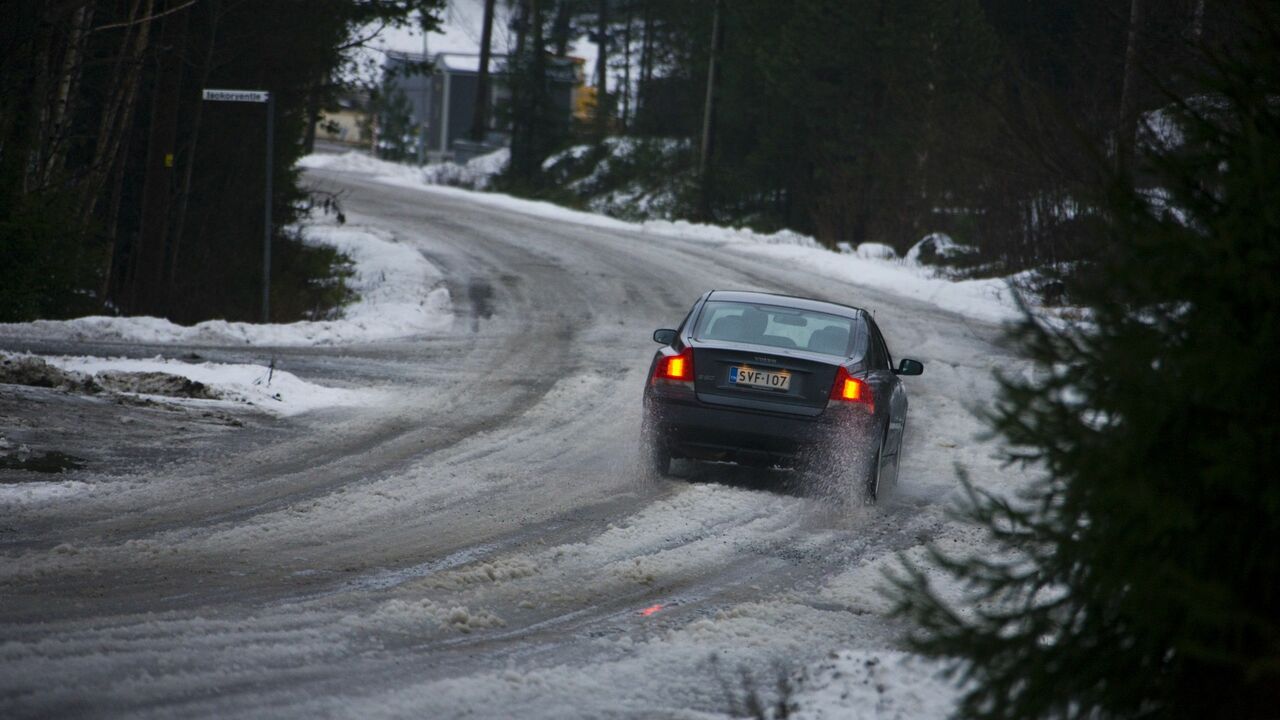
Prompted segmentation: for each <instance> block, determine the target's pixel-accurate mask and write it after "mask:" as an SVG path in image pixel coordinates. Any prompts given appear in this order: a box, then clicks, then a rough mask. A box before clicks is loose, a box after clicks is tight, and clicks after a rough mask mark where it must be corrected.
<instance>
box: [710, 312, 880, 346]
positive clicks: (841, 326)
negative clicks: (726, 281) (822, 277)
mask: <svg viewBox="0 0 1280 720" xmlns="http://www.w3.org/2000/svg"><path fill="white" fill-rule="evenodd" d="M856 323H857V320H855V319H853V318H847V317H841V316H839V315H831V314H828V313H824V312H817V311H814V310H801V309H799V308H788V307H779V306H776V305H756V304H753V303H741V302H722V301H715V300H713V301H710V302H708V303H707V304H706V305H704V306H703V308H702V313H701V314H699V316H698V325H697V327H695V328H694V331H693V337H694V338H695V339H698V340H725V341H729V342H741V343H751V344H753V345H768V346H770V347H776V348H786V349H794V350H806V351H808V352H816V353H823V354H826V355H839V356H841V357H851V356H853V355H854V353H855V351H859V350H860V349H859V348H857V347H855V343H860V342H862V339H863V338H862V336H863V333H857V332H854V325H855V324H856Z"/></svg>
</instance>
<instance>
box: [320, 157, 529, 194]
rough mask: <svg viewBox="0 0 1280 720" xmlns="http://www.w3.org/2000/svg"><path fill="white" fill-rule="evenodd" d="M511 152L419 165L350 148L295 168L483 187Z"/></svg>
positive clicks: (498, 171)
mask: <svg viewBox="0 0 1280 720" xmlns="http://www.w3.org/2000/svg"><path fill="white" fill-rule="evenodd" d="M510 160H511V151H510V150H509V149H507V148H499V149H497V150H494V151H493V152H491V153H488V154H485V155H480V156H477V157H474V158H472V159H470V160H468V161H467V162H465V163H462V164H459V163H454V162H443V163H435V164H431V165H424V166H422V167H418V166H414V165H404V164H401V163H394V162H389V161H387V160H379V159H377V158H375V157H371V156H369V155H366V154H365V153H363V152H357V151H355V150H352V151H350V152H346V153H342V154H340V155H332V154H325V153H316V154H312V155H307V156H306V157H303V158H302V159H300V160H298V167H300V168H304V169H310V170H333V171H337V172H347V173H355V174H359V175H375V176H377V177H378V179H380V180H394V181H396V182H399V183H405V182H407V183H410V184H423V183H425V184H427V185H449V186H453V187H464V188H471V189H474V190H487V189H488V188H489V187H490V186H491V185H492V184H493V178H494V176H495V175H498V174H499V173H501V172H502V171H503V170H506V169H507V163H508V162H509V161H510Z"/></svg>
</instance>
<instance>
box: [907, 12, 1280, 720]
mask: <svg viewBox="0 0 1280 720" xmlns="http://www.w3.org/2000/svg"><path fill="white" fill-rule="evenodd" d="M1251 18H1252V22H1251V23H1250V28H1249V30H1247V31H1244V32H1242V34H1241V36H1240V40H1241V43H1240V45H1238V46H1234V47H1233V48H1231V49H1230V50H1222V49H1213V50H1206V51H1205V54H1204V55H1202V56H1201V63H1199V69H1198V70H1197V71H1196V72H1195V73H1194V74H1193V75H1191V76H1189V77H1188V78H1186V81H1187V85H1186V86H1185V87H1188V88H1190V89H1192V90H1193V92H1192V93H1191V94H1190V95H1189V99H1188V100H1187V101H1185V102H1173V103H1171V105H1170V107H1169V108H1168V109H1167V110H1166V112H1165V114H1164V116H1163V118H1162V120H1163V123H1164V130H1165V132H1164V136H1163V137H1164V141H1163V142H1161V143H1139V144H1138V145H1137V146H1136V147H1135V148H1134V151H1133V155H1132V156H1131V157H1130V158H1129V163H1130V164H1129V166H1128V167H1117V168H1116V169H1115V170H1114V171H1112V172H1111V173H1109V174H1108V177H1107V178H1106V181H1105V182H1103V183H1100V184H1099V185H1098V186H1096V187H1095V188H1094V192H1093V193H1092V194H1091V195H1090V196H1089V198H1090V200H1091V202H1092V203H1093V204H1094V205H1095V206H1096V207H1099V208H1102V209H1104V210H1105V216H1104V219H1103V220H1101V221H1100V223H1099V225H1100V227H1099V230H1100V233H1101V239H1102V248H1101V249H1100V251H1099V253H1098V254H1097V255H1096V256H1095V257H1094V258H1093V259H1092V262H1091V263H1090V265H1089V271H1088V272H1087V273H1076V274H1075V277H1073V278H1072V282H1073V285H1074V289H1075V293H1074V295H1075V298H1076V300H1077V302H1078V304H1079V305H1080V306H1082V307H1083V308H1085V309H1086V310H1087V313H1088V317H1089V322H1088V323H1087V324H1085V325H1069V326H1063V325H1052V324H1048V323H1045V322H1043V319H1042V318H1036V317H1033V316H1031V315H1028V317H1027V318H1026V320H1025V321H1024V322H1022V323H1021V324H1020V325H1019V326H1018V328H1017V330H1016V333H1015V334H1014V340H1016V342H1017V343H1018V344H1019V346H1020V347H1021V349H1022V350H1023V351H1025V352H1026V354H1027V355H1028V357H1030V358H1032V359H1033V360H1034V361H1035V362H1036V367H1037V368H1038V371H1037V372H1036V373H1034V375H1033V376H1027V377H1006V378H1004V379H1003V380H1002V390H1001V393H1000V397H999V399H998V401H997V403H996V406H995V408H994V410H993V411H991V413H990V418H989V419H990V421H991V425H992V427H993V428H994V429H995V430H996V431H997V432H998V433H1000V435H1001V436H1002V437H1003V439H1004V440H1005V442H1006V445H1005V447H1006V450H1005V453H1006V457H1007V459H1008V460H1009V461H1010V462H1012V463H1018V464H1021V465H1023V466H1025V467H1026V468H1027V469H1028V470H1029V471H1030V472H1031V473H1033V477H1035V478H1038V479H1037V480H1036V481H1034V482H1032V483H1030V484H1029V485H1028V487H1027V488H1026V489H1025V491H1024V493H1023V495H1022V497H1018V498H1007V497H999V498H998V497H990V496H987V495H984V494H982V493H981V492H979V491H977V490H975V489H974V486H972V485H971V486H970V488H969V489H970V491H971V501H970V503H969V505H968V513H969V515H970V517H972V518H973V520H974V521H975V522H976V523H977V524H978V525H979V526H980V527H982V528H984V529H985V530H987V531H988V532H989V533H990V535H991V538H992V539H993V541H994V543H995V544H996V548H995V549H994V551H993V552H990V553H988V554H985V555H984V556H982V557H957V556H955V555H954V554H953V553H950V552H948V551H947V549H946V548H938V549H937V555H936V557H935V558H934V563H932V564H933V565H934V566H936V567H941V568H942V569H943V570H945V571H946V572H945V573H942V574H936V575H931V574H930V573H928V572H926V571H925V570H922V569H921V568H920V567H914V568H912V570H911V571H910V572H909V573H908V574H906V575H904V576H902V577H899V578H898V587H899V591H900V594H899V596H898V597H899V611H900V612H901V613H903V614H904V615H905V616H907V617H910V618H911V619H912V621H913V625H914V626H915V627H916V628H917V630H916V631H915V632H914V633H913V635H914V641H915V645H916V647H917V649H919V650H923V651H925V652H928V653H931V654H934V655H938V656H941V657H946V658H950V659H952V660H955V659H962V660H963V662H961V663H957V669H959V670H960V672H961V676H962V677H965V678H967V679H969V680H972V681H974V682H973V683H972V684H971V685H969V693H968V696H967V697H966V699H965V703H964V705H963V706H962V708H961V713H960V714H962V715H964V716H968V717H984V718H1028V717H1140V716H1141V717H1162V718H1207V717H1214V718H1263V717H1269V716H1271V715H1273V714H1275V711H1276V708H1277V707H1280V566H1278V564H1277V558H1276V556H1275V554H1274V553H1271V552H1265V551H1260V550H1259V549H1260V548H1270V547H1273V546H1275V544H1276V543H1277V542H1278V541H1280V484H1277V482H1276V478H1277V476H1278V475H1280V449H1278V448H1280V443H1278V442H1277V439H1280V423H1278V420H1277V417H1278V416H1277V413H1276V410H1275V403H1274V401H1273V400H1272V398H1273V397H1275V395H1276V394H1277V392H1280V388H1277V387H1276V385H1277V382H1276V378H1275V373H1273V372H1271V371H1270V370H1269V365H1270V364H1271V362H1272V360H1271V359H1272V358H1273V357H1274V356H1275V354H1276V353H1277V352H1280V323H1277V322H1276V318H1277V316H1278V315H1280V283H1278V282H1277V281H1276V277H1277V272H1278V271H1280V242H1277V238H1280V217H1278V216H1277V213H1276V211H1275V208H1277V207H1280V104H1278V103H1277V98H1280V42H1277V40H1278V39H1280V15H1278V14H1276V12H1275V10H1274V9H1272V8H1263V7H1262V6H1258V7H1257V8H1255V12H1254V13H1253V14H1252V16H1251ZM1130 170H1132V172H1133V173H1134V174H1135V175H1137V176H1139V177H1142V178H1143V181H1142V182H1141V183H1139V184H1135V183H1134V182H1132V179H1131V177H1130V174H1129V171H1130ZM1267 388H1271V389H1270V390H1268V389H1267ZM973 480H974V482H975V485H979V486H980V479H978V478H974V479H973ZM946 574H950V575H951V576H952V578H953V579H954V580H955V581H957V582H958V583H959V584H958V585H952V586H950V591H944V590H941V587H943V586H944V585H945V583H944V584H943V585H940V584H939V583H938V582H937V580H938V579H939V578H940V577H944V576H945V575H946ZM958 587H962V588H964V590H963V591H955V588H958ZM944 598H945V599H944Z"/></svg>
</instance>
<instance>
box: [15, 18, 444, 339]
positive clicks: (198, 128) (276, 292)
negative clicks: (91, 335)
mask: <svg viewBox="0 0 1280 720" xmlns="http://www.w3.org/2000/svg"><path fill="white" fill-rule="evenodd" d="M442 4H443V1H442V0H381V1H379V0H365V1H359V0H308V1H307V2H300V1H299V2H267V3H263V2H252V1H250V0H100V1H93V0H19V1H17V2H10V3H6V4H5V10H4V15H5V17H4V22H3V23H0V278H3V280H0V319H5V320H15V319H25V318H31V317H57V316H65V315H71V314H81V313H87V312H104V311H106V312H124V313H130V314H152V315H158V316H162V317H168V318H171V319H173V320H177V321H194V320H201V319H205V318H210V317H222V318H228V319H257V317H258V312H259V297H260V295H259V293H260V290H259V287H260V282H261V267H262V250H261V247H262V236H263V230H262V228H263V215H264V212H263V211H264V206H263V203H264V200H263V198H264V189H265V188H264V183H265V164H266V163H265V159H264V158H265V132H266V123H265V117H266V116H265V106H264V105H262V104H256V103H209V102H203V101H202V100H201V91H202V89H203V88H209V87H212V88H245V89H255V90H267V91H270V92H271V93H272V94H273V96H274V98H275V128H276V138H277V140H276V143H275V153H274V156H273V158H272V162H273V167H274V176H275V190H276V192H275V193H274V201H273V213H274V220H275V223H274V226H275V253H274V255H275V258H274V266H275V273H274V278H273V281H274V282H273V287H272V298H273V302H272V305H273V315H274V316H275V317H277V318H280V319H297V318H300V317H305V316H308V315H311V314H314V313H316V312H323V311H324V310H325V309H327V308H329V307H332V306H333V305H334V304H335V303H336V302H337V301H339V300H340V299H341V297H340V296H341V294H342V293H343V292H344V291H343V289H342V287H341V284H340V282H335V281H333V280H330V281H328V282H319V283H317V282H315V280H316V279H317V278H320V279H325V278H335V277H337V278H340V277H341V274H342V270H341V267H335V266H336V265H340V262H341V259H340V258H339V257H338V256H337V255H336V253H334V252H333V251H331V250H327V249H323V248H315V247H309V246H306V245H303V244H302V243H301V242H299V241H298V239H297V238H295V237H293V236H291V235H290V234H289V233H288V232H286V231H285V230H284V228H285V226H287V225H288V224H289V223H290V222H291V221H292V220H294V219H295V218H296V216H297V214H298V212H299V207H300V204H301V203H303V202H304V201H305V197H304V193H303V192H302V190H301V189H300V188H299V186H298V183H297V177H296V171H295V170H294V169H293V165H294V163H295V161H296V160H297V158H298V157H299V155H300V154H302V153H303V152H304V151H305V150H306V149H308V148H306V145H307V143H308V142H309V141H310V138H311V137H313V133H311V132H308V131H309V130H310V128H312V127H313V126H314V122H313V120H312V118H314V117H316V116H317V114H318V112H319V108H320V107H321V105H322V104H323V103H324V101H325V100H326V99H327V97H328V95H329V94H331V93H333V92H334V91H335V90H336V89H337V86H336V84H335V79H336V78H337V77H338V75H339V72H340V70H341V68H342V67H343V66H344V65H345V64H346V63H348V62H351V58H352V51H353V50H354V49H355V48H357V47H358V46H359V44H360V42H361V40H362V39H361V38H360V37H358V35H357V31H358V30H360V29H362V28H366V27H369V26H371V25H372V27H377V26H378V25H379V24H386V23H403V22H407V21H408V20H409V19H410V17H411V16H412V13H413V12H414V11H415V10H425V11H426V12H425V13H424V14H423V15H422V17H425V18H427V22H434V18H435V15H434V14H433V13H434V12H435V11H437V10H438V8H439V6H441V5H442Z"/></svg>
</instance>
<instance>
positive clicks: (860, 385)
mask: <svg viewBox="0 0 1280 720" xmlns="http://www.w3.org/2000/svg"><path fill="white" fill-rule="evenodd" d="M831 402H839V403H849V404H855V405H862V406H864V407H866V409H867V411H868V412H874V411H875V397H874V396H873V393H872V392H871V386H870V385H868V384H867V383H866V381H864V380H862V379H860V378H856V377H853V376H852V375H850V374H849V371H848V370H846V369H845V367H844V366H843V365H841V366H840V367H838V368H836V381H835V383H833V384H832V385H831V400H830V402H829V403H828V404H830V403H831Z"/></svg>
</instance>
